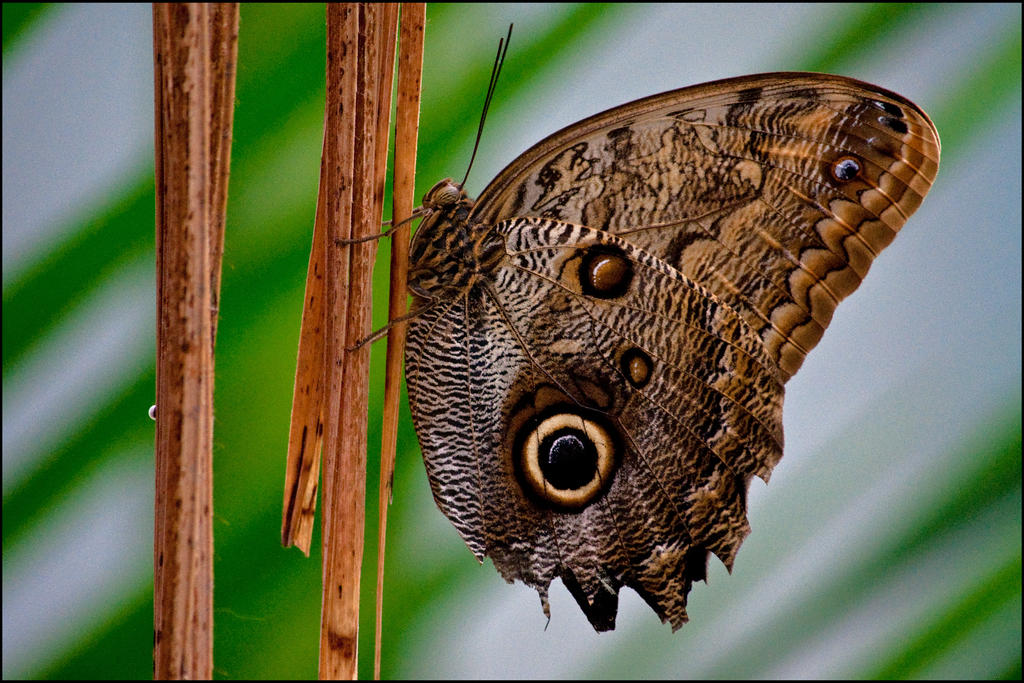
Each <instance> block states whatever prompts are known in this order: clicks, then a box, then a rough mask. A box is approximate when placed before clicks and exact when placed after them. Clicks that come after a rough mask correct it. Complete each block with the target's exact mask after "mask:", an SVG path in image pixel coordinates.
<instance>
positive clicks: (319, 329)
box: [281, 122, 327, 557]
mask: <svg viewBox="0 0 1024 683" xmlns="http://www.w3.org/2000/svg"><path fill="white" fill-rule="evenodd" d="M325 123H326V122H325ZM326 144H327V141H326V138H325V140H324V151H323V152H322V154H321V156H320V190H319V192H318V193H317V201H316V218H315V219H314V221H313V246H312V248H311V249H310V253H309V268H308V270H307V271H306V296H305V299H304V301H305V304H304V305H303V308H302V325H301V328H300V331H299V353H298V360H297V361H296V363H295V390H294V392H293V394H292V416H291V427H290V430H289V433H288V460H287V463H286V464H285V481H284V505H283V512H282V515H281V517H282V519H281V543H282V544H283V545H284V546H285V547H288V546H292V545H294V546H296V547H298V548H299V549H300V550H302V552H303V553H305V554H306V556H307V557H308V556H309V546H310V543H311V541H312V538H313V520H314V516H315V514H316V489H317V484H318V483H319V479H320V446H321V445H322V443H323V437H324V422H323V404H324V341H325V339H324V335H325V329H324V314H325V309H324V303H325V302H324V297H325V295H326V292H325V289H324V287H325V283H324V268H325V265H326V264H325V259H326V258H327V257H326V251H327V227H326V226H325V225H324V222H325V221H326V214H327V185H326V184H325V182H324V180H325V179H326V173H325V169H326V163H327V147H326Z"/></svg>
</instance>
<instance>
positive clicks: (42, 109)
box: [2, 4, 153, 285]
mask: <svg viewBox="0 0 1024 683" xmlns="http://www.w3.org/2000/svg"><path fill="white" fill-rule="evenodd" d="M49 14H50V15H51V16H45V17H44V18H43V19H41V20H40V22H41V23H40V25H39V26H38V27H34V28H33V32H32V33H31V34H30V35H26V36H24V38H23V39H22V41H21V44H19V45H18V46H17V47H16V48H15V49H14V51H13V52H12V53H11V54H10V55H6V54H5V55H4V60H3V179H4V181H3V208H2V211H3V281H4V284H5V285H6V284H7V283H9V282H11V281H12V279H13V278H15V277H17V276H18V275H19V274H21V273H22V272H24V270H25V268H27V267H28V266H30V265H31V264H32V262H33V261H34V260H35V259H37V258H39V257H40V256H41V255H45V254H46V253H49V252H50V251H52V249H53V244H54V243H55V242H59V241H61V240H63V239H66V238H67V237H68V234H67V231H68V229H69V228H72V227H74V225H75V222H76V220H77V219H80V218H81V217H82V216H83V215H86V214H87V213H88V212H90V211H95V210H96V209H97V208H99V206H101V205H100V204H99V202H102V201H106V200H109V198H110V197H111V196H112V193H113V192H114V191H115V190H116V188H118V187H120V186H122V185H123V184H124V182H125V181H126V180H135V178H137V177H138V176H139V175H140V173H141V172H142V171H143V170H144V169H145V168H146V166H147V165H151V164H152V163H153V162H152V159H153V20H152V13H151V10H150V6H149V5H148V4H125V5H121V4H110V5H107V4H100V5H88V4H81V5H79V4H69V5H61V6H58V7H55V8H53V9H51V10H49ZM140 227H141V226H140Z"/></svg>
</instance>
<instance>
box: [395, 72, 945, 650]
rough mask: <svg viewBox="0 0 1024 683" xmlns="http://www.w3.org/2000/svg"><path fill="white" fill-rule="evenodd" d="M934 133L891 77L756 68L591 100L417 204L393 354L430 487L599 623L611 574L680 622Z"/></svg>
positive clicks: (506, 562)
mask: <svg viewBox="0 0 1024 683" xmlns="http://www.w3.org/2000/svg"><path fill="white" fill-rule="evenodd" d="M938 153H939V143H938V137H937V135H936V133H935V129H934V127H933V126H932V124H931V122H930V121H929V120H928V118H927V116H925V115H924V113H923V112H921V111H920V110H919V109H918V108H917V107H915V106H914V105H913V104H911V103H910V102H908V101H906V100H904V99H903V98H900V97H899V96H897V95H894V94H892V93H889V92H887V91H883V90H881V89H879V88H876V87H874V86H870V85H867V84H863V83H859V82H856V81H852V80H850V79H844V78H839V77H833V76H821V75H814V74H768V75H764V76H751V77H746V78H740V79H733V80H729V81H720V82H717V83H712V84H709V85H705V86H698V87H695V88H687V89H683V90H679V91H675V92H671V93H666V94H663V95H658V96H655V97H651V98H647V99H645V100H640V101H637V102H634V103H631V104H628V105H625V106H623V107H619V108H616V109H613V110H610V111H608V112H605V113H603V114H599V115H597V116H595V117H592V118H590V119H586V120H584V121H582V122H580V123H578V124H575V125H574V126H572V127H570V128H567V129H565V130H563V131H561V132H560V133H556V134H555V135H553V136H551V137H549V138H548V139H546V140H544V141H543V142H541V143H539V144H538V145H536V146H535V147H533V148H532V149H531V150H529V151H528V152H526V153H525V154H524V155H522V156H521V157H519V158H518V159H517V160H516V161H514V162H513V163H512V164H511V165H510V166H509V167H508V168H506V169H505V170H504V171H503V172H502V173H501V174H500V175H499V176H498V177H497V178H496V179H495V180H494V182H492V183H491V185H490V186H489V187H488V188H487V189H486V190H485V191H484V193H483V194H482V195H481V196H480V198H479V199H478V201H477V203H476V205H475V208H474V209H473V213H472V215H471V216H469V218H468V220H467V219H466V217H465V215H464V214H463V215H462V217H461V218H460V217H459V215H460V214H459V213H458V211H456V210H455V209H454V208H453V209H452V210H451V212H450V213H448V214H445V217H441V216H434V217H432V218H428V219H427V221H426V222H425V223H424V225H421V227H420V231H419V232H418V233H417V239H418V243H419V245H420V246H419V248H418V249H414V250H413V251H414V253H415V254H419V256H418V257H417V259H416V260H417V265H418V266H419V272H421V273H423V275H422V276H421V279H420V280H418V282H419V283H420V285H421V287H422V288H423V289H424V290H430V292H431V293H430V294H429V296H430V298H431V300H432V303H431V305H430V307H429V308H428V309H427V310H426V311H425V312H424V313H423V315H422V316H420V317H419V318H417V319H416V320H414V321H413V322H412V323H411V325H410V330H409V339H408V346H407V352H406V354H407V356H406V357H407V360H406V376H407V380H408V387H409V397H410V404H411V407H412V414H413V419H414V422H415V425H416V431H417V434H418V435H419V438H420V442H421V445H422V447H423V455H424V460H425V462H426V466H427V472H428V475H429V478H430V482H431V486H432V489H433V492H434V497H435V500H436V501H437V504H438V506H439V507H440V508H441V510H442V511H443V512H444V513H445V514H446V515H447V516H448V517H449V519H451V521H452V523H453V524H454V525H455V527H456V528H457V529H458V531H459V533H460V534H461V535H462V537H463V538H464V539H465V540H466V543H467V544H468V545H469V547H470V548H471V549H472V550H473V552H474V553H475V554H476V556H477V557H478V558H479V559H482V558H483V557H484V556H490V557H491V558H492V559H493V561H494V564H495V567H496V568H497V569H498V570H499V571H500V572H501V574H502V575H503V576H504V577H505V578H506V579H507V580H509V581H512V580H514V579H519V580H522V581H524V582H525V583H527V584H528V585H530V586H533V587H534V588H536V589H537V590H538V592H539V593H540V595H541V598H542V601H543V603H544V605H545V611H546V609H547V600H546V596H547V591H548V586H549V584H550V582H551V581H552V580H553V579H554V578H561V579H562V581H563V583H564V584H565V585H566V586H567V587H568V589H569V590H570V592H571V593H572V594H573V596H574V597H575V599H576V600H577V602H578V603H579V604H580V606H581V608H582V609H583V611H584V612H585V613H586V615H587V617H588V618H589V619H590V621H591V623H592V624H593V625H594V627H595V628H597V629H598V630H606V629H609V628H612V627H613V626H614V620H615V614H616V610H617V600H618V591H619V589H620V587H621V586H623V585H628V586H631V587H633V588H634V589H636V590H637V591H638V592H639V593H640V594H641V595H642V596H643V597H644V599H645V600H646V601H647V602H648V603H649V604H650V605H651V606H652V608H653V609H654V610H655V612H656V613H657V614H658V615H659V616H660V617H661V618H662V619H663V620H666V621H669V622H670V623H671V624H672V626H673V628H678V627H679V626H681V625H682V623H683V622H685V621H686V611H685V604H686V595H687V593H688V591H689V588H690V585H691V583H692V582H693V581H694V580H699V579H702V578H703V577H704V571H705V563H706V556H707V553H708V552H713V553H715V554H716V555H717V556H718V557H719V558H720V559H721V560H722V561H723V562H724V563H725V564H726V565H727V566H731V564H732V561H733V558H734V557H735V553H736V550H737V549H738V547H739V545H740V543H741V542H742V540H743V539H744V537H745V536H746V534H747V532H748V526H747V521H746V517H745V507H746V505H745V496H746V488H747V483H748V482H749V478H750V477H751V476H754V475H757V476H760V477H762V478H763V479H765V480H767V478H768V476H769V475H770V473H771V470H772V467H774V465H775V464H776V463H777V462H778V460H779V458H780V457H781V455H782V398H783V384H784V382H785V381H786V380H787V379H788V378H789V377H790V376H791V375H792V374H793V373H794V372H796V370H797V369H798V368H799V366H800V363H801V362H802V360H803V357H804V355H805V354H806V353H807V351H809V350H810V348H812V347H813V346H814V345H815V344H816V343H817V341H818V339H819V338H820V336H821V334H822V331H823V330H824V328H825V326H826V325H827V324H828V322H829V320H830V319H831V315H832V312H833V311H834V309H835V306H836V305H837V304H838V302H839V301H840V300H841V299H842V298H843V297H845V296H847V295H848V294H849V293H850V292H852V291H853V290H854V289H855V288H856V287H857V286H858V285H859V283H860V280H861V279H862V278H863V276H864V274H865V273H866V272H867V269H868V267H869V266H870V263H871V261H872V259H873V258H874V257H875V256H876V255H877V254H878V252H879V251H880V250H881V249H882V248H883V247H884V246H885V245H887V244H888V243H889V241H891V240H892V238H893V236H894V235H895V233H896V231H897V230H898V229H899V228H900V227H901V226H902V225H903V223H904V221H905V220H906V217H907V216H908V215H909V214H910V213H911V212H912V211H913V210H914V209H916V208H917V206H918V205H919V204H920V202H921V199H922V197H923V196H924V194H925V193H926V192H927V190H928V188H929V187H930V185H931V182H932V180H933V179H934V176H935V172H936V171H937V165H938ZM517 217H518V218H517ZM414 272H416V269H414ZM421 303H422V302H421ZM565 444H568V445H565ZM566 454H568V455H566ZM564 462H571V463H576V464H577V465H578V464H579V463H585V464H586V466H584V467H577V466H576V465H574V466H573V467H564V466H563V463H564ZM581 472H582V473H583V474H585V475H586V476H582V477H580V476H579V475H580V473H581ZM587 477H589V479H588V478H587Z"/></svg>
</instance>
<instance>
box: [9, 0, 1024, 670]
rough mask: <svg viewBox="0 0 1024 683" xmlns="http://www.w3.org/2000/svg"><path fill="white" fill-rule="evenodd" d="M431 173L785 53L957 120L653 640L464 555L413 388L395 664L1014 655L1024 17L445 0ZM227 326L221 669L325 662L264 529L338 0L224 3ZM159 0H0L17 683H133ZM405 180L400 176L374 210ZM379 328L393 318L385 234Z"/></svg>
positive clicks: (432, 81)
mask: <svg viewBox="0 0 1024 683" xmlns="http://www.w3.org/2000/svg"><path fill="white" fill-rule="evenodd" d="M427 18H428V23H427V32H426V56H425V65H424V68H425V73H424V79H423V113H422V116H421V128H420V140H421V142H420V155H419V162H418V174H417V176H418V179H419V180H418V183H417V186H418V187H417V192H418V193H419V194H420V195H422V193H423V192H425V191H426V190H427V189H428V188H429V187H430V186H431V185H432V184H433V183H434V182H435V181H436V180H438V179H440V178H442V177H444V176H449V175H450V176H455V177H460V175H461V174H462V173H463V172H464V169H465V167H466V164H467V163H468V159H469V154H470V150H471V147H472V141H473V135H474V133H475V128H476V125H477V118H478V116H479V112H480V107H481V104H482V100H483V97H484V91H485V88H486V83H487V79H488V72H489V70H490V66H491V63H492V60H493V55H494V50H495V48H496V46H497V42H498V39H499V38H500V37H502V36H504V34H505V31H506V29H507V27H508V24H509V23H510V22H515V33H514V35H513V38H512V47H511V50H510V52H509V55H508V61H507V63H506V65H505V70H504V71H503V72H502V78H501V82H500V83H499V85H498V91H497V96H496V98H495V101H494V104H493V106H492V109H491V115H490V118H489V119H488V126H487V130H486V132H485V134H484V138H483V142H482V144H481V148H480V153H479V157H478V159H477V161H476V164H475V166H474V170H473V176H472V177H471V178H470V179H469V183H468V187H467V189H468V190H469V191H470V194H471V195H476V194H477V193H479V191H480V190H481V189H483V187H484V186H485V185H486V184H487V182H488V180H489V179H490V178H492V177H493V176H494V175H495V174H496V173H497V172H498V171H499V170H500V169H501V168H502V167H503V166H504V165H505V164H507V163H509V162H510V161H512V159H514V158H515V157H516V156H517V155H518V154H519V153H521V152H522V151H524V150H525V149H526V148H527V147H528V146H530V145H531V144H532V143H534V142H536V141H538V140H540V139H541V138H542V137H544V136H546V135H547V134H549V133H552V132H554V131H555V130H557V129H559V128H561V127H563V126H565V125H568V124H571V123H573V122H574V121H577V120H579V119H581V118H583V117H584V116H586V115H589V114H593V113H596V112H598V111H601V110H604V109H607V108H609V107H612V106H615V105H618V104H622V103H624V102H627V101H629V100H632V99H635V98H639V97H643V96H645V95H649V94H653V93H657V92H661V91H665V90H670V89H674V88H678V87H681V86H684V85H690V84H695V83H700V82H704V81H709V80H713V79H717V78H724V77H727V76H736V75H742V74H748V73H757V72H764V71H774V70H812V71H828V72H833V73H839V74H845V75H849V76H854V77H856V78H859V79H862V80H866V81H869V82H873V83H877V84H878V85H881V86H883V87H885V88H888V89H891V90H894V91H896V92H898V93H901V94H903V95H904V96H906V97H908V98H910V99H912V100H913V101H914V102H916V103H917V104H919V105H920V106H921V107H922V108H923V109H925V111H927V112H928V113H929V114H930V115H931V116H932V118H933V120H934V121H935V123H936V126H937V127H938V130H939V133H940V135H941V137H942V144H943V150H942V166H941V170H940V172H939V176H938V180H937V181H936V184H935V187H934V189H933V190H932V193H931V194H930V195H929V197H928V199H927V200H926V201H925V203H924V205H923V206H922V208H921V209H920V210H919V211H918V212H917V214H916V215H915V216H914V217H913V218H912V219H911V220H910V222H909V223H908V225H907V226H906V227H905V228H904V230H903V234H901V235H900V237H899V238H898V239H897V240H896V241H895V242H894V243H893V245H892V246H891V247H889V248H888V249H887V250H886V252H885V253H884V254H883V255H882V256H881V257H880V258H879V259H878V260H877V261H876V262H875V264H874V266H873V267H872V272H871V275H870V277H868V278H867V279H866V281H865V283H864V285H863V286H862V287H861V288H860V290H859V291H858V292H857V293H856V294H855V295H854V296H852V297H851V298H850V299H849V300H847V301H846V302H844V303H843V305H842V306H840V308H839V309H838V311H837V314H836V316H835V319H834V321H833V323H832V325H831V327H830V329H829V331H828V332H827V333H826V335H825V337H824V339H823V341H822V343H821V344H820V345H819V347H818V348H817V349H816V350H815V351H814V352H813V353H811V354H810V356H809V357H808V360H807V362H806V363H805V364H804V366H803V368H802V369H801V371H800V373H799V374H798V375H797V376H796V377H795V378H794V379H793V380H792V381H791V382H790V383H789V384H788V387H787V388H788V391H787V394H788V397H787V401H786V411H785V426H786V442H787V443H786V446H787V450H786V457H785V458H784V459H783V461H782V462H781V463H780V465H779V466H778V468H777V469H776V470H775V473H774V476H773V477H772V483H771V486H769V487H766V486H765V485H764V484H763V483H761V482H760V481H757V480H755V481H754V482H753V483H752V487H751V492H750V513H749V516H750V524H751V526H752V528H753V532H752V534H751V536H750V537H749V538H748V540H747V541H746V543H745V545H744V547H743V548H742V550H741V551H740V553H739V556H738V559H737V561H736V566H735V568H734V571H733V573H732V575H731V576H729V575H728V574H727V572H726V571H725V570H724V568H723V567H722V566H721V564H720V563H718V562H717V560H715V559H712V560H711V562H710V564H709V572H708V583H707V585H704V584H698V585H697V586H695V587H694V590H693V592H692V593H691V594H690V608H689V613H690V617H691V622H690V623H689V624H688V625H686V626H685V627H684V628H683V629H682V630H681V631H679V632H678V633H676V634H672V633H671V630H670V628H669V627H668V626H666V625H662V624H661V623H660V622H659V621H658V619H657V618H656V617H655V616H654V614H653V613H652V612H651V611H650V610H649V609H648V608H647V606H646V605H645V604H643V602H642V600H640V599H639V597H638V596H637V595H636V594H634V593H632V592H631V591H629V590H624V591H623V594H622V598H621V608H620V613H619V618H618V625H617V629H616V630H615V631H614V632H612V633H607V634H601V635H597V634H596V633H594V631H593V630H592V629H591V627H590V625H589V624H588V623H587V621H586V619H585V618H584V617H583V615H582V613H581V612H580V610H579V609H578V608H577V606H576V605H575V603H574V601H573V600H572V598H571V597H570V596H569V594H568V591H566V590H565V589H564V587H562V586H561V585H559V584H557V583H556V584H555V585H554V586H552V597H551V602H552V618H551V621H550V623H546V619H545V618H544V615H543V614H542V612H541V609H540V603H539V600H538V599H537V595H536V593H535V592H534V591H533V590H531V589H529V588H526V587H524V586H522V585H515V586H510V585H506V584H505V583H504V581H502V580H501V578H500V577H499V576H498V574H497V573H496V572H495V571H494V570H493V568H492V567H491V566H490V562H489V561H488V562H487V563H486V565H488V566H485V567H480V566H478V565H477V563H476V561H475V560H474V559H473V556H472V554H471V553H470V552H469V551H468V550H467V549H466V547H465V546H464V545H463V543H462V541H461V540H460V539H459V537H458V535H457V534H456V533H455V531H454V529H453V528H452V527H451V525H450V524H449V523H448V521H447V520H446V519H445V518H444V517H443V516H442V515H441V513H440V512H438V511H437V509H436V508H435V507H434V504H433V501H432V499H431V496H430V493H429V487H428V484H427V481H426V477H425V474H424V470H423V466H422V464H421V462H420V456H419V449H418V446H417V442H416V438H415V434H414V433H413V430H412V427H411V423H410V420H409V415H408V408H407V405H405V404H404V401H403V413H402V426H401V431H400V434H399V453H398V471H397V473H396V481H395V494H394V496H395V498H394V500H395V502H394V505H393V507H392V511H391V518H390V524H389V532H390V534H389V540H388V555H387V557H388V566H387V575H386V596H385V601H384V605H385V618H384V654H383V675H384V677H436V678H445V677H470V678H476V677H485V678H486V677H509V678H517V677H527V678H528V677H538V678H559V677H601V678H605V677H611V678H618V677H626V678H632V677H686V678H705V677H739V678H745V677H758V678H760V677H769V678H770V677H843V678H846V677H883V678H886V677H902V678H928V677H940V678H960V677H965V678H974V677H1005V678H1018V679H1019V678H1020V675H1021V166H1020V163H1021V8H1020V5H979V4H971V5H945V4H944V5H898V4H886V5H859V4H858V5H835V4H829V5H803V4H802V5H778V4H764V5H762V4H758V5H732V4H721V5H720V4H715V5H682V6H669V5H640V4H629V5H608V6H602V5H593V4H586V5H546V4H545V5H457V6H455V5H450V6H446V5H433V4H432V5H430V6H429V7H428V10H427ZM238 59H239V62H238V86H237V106H236V110H235V128H234V147H233V160H232V168H231V170H232V174H231V185H230V192H229V197H230V199H229V205H228V223H227V233H226V248H225V253H224V263H223V269H224V275H223V290H222V308H221V317H220V325H219V330H218V339H217V366H216V370H217V379H216V427H215V430H216V431H215V434H214V457H215V461H214V469H215V496H214V502H215V513H214V514H215V519H214V525H215V526H214V534H215V571H216V575H215V587H216V590H215V650H214V666H215V674H216V675H217V676H218V677H222V678H313V677H315V676H316V667H317V646H318V635H317V634H318V627H319V616H320V555H319V550H318V547H319V521H318V522H317V532H316V533H317V535H316V537H315V538H314V551H313V556H312V557H310V558H309V559H306V558H304V557H303V556H302V555H301V553H299V552H298V551H296V550H294V549H289V550H284V549H283V548H281V546H280V543H279V530H280V517H281V499H282V483H283V474H284V458H285V449H286V442H287V436H288V419H289V408H290V399H291V391H292V382H293V377H294V370H295V354H296V348H297V339H298V331H299V320H300V316H301V311H302V297H303V286H304V280H305V274H306V262H307V259H308V254H309V245H310V238H311V231H312V220H313V213H314V206H315V201H316V190H317V177H318V169H319V155H320V144H321V125H322V117H323V100H324V90H323V81H324V77H323V70H324V8H323V6H322V5H300V4H287V5H248V4H246V5H243V6H242V8H241V29H240V37H239V49H238ZM152 90H153V76H152V24H151V10H150V7H149V6H148V5H16V4H4V6H3V677H4V678H13V677H31V678H44V677H46V678H51V677H52V678H148V677H150V676H151V674H152V658H151V657H152V596H153V586H152V524H153V521H152V515H153V512H152V499H153V431H154V429H153V426H154V423H153V422H152V421H151V420H150V419H149V417H148V416H147V409H148V408H149V406H150V405H151V404H152V403H153V402H154V357H155V349H154V321H155V310H154V300H155V291H154V282H155V274H154V229H153V215H154V197H153V151H152V150H153V112H152V107H153V94H152ZM388 202H390V199H388ZM379 262H380V263H381V264H383V265H381V266H380V267H379V268H378V272H377V273H376V283H377V285H378V289H377V290H376V291H377V295H376V300H377V302H378V303H379V304H380V305H378V306H377V307H376V310H375V318H374V320H375V327H379V326H380V325H382V324H384V322H385V320H386V282H387V265H386V264H387V244H382V245H381V250H380V259H379ZM383 358H384V346H383V344H381V345H380V346H379V347H377V348H375V349H374V356H373V370H372V373H373V374H372V378H371V387H372V392H373V393H372V394H371V407H370V416H369V419H370V471H369V472H368V477H367V479H368V491H367V495H368V504H367V520H368V522H369V523H370V524H369V525H368V532H367V539H368V540H367V546H366V555H365V562H364V566H365V567H366V570H367V572H368V573H367V574H365V576H364V579H363V595H364V604H365V606H366V607H365V609H364V617H365V620H364V626H363V629H362V632H361V639H360V654H361V655H362V657H361V672H362V674H363V675H364V676H371V675H372V652H373V644H372V634H373V621H372V618H373V617H372V615H373V608H372V605H373V598H372V595H373V586H374V583H375V582H374V580H373V578H372V577H373V575H374V574H373V572H374V570H373V568H374V567H375V562H376V547H375V546H376V543H375V541H374V540H373V539H375V538H376V535H375V531H374V527H373V525H375V520H376V514H377V511H376V500H377V478H378V473H377V469H376V464H375V461H376V459H377V453H378V452H379V440H380V439H379V433H380V427H379V425H380V401H381V397H382V394H383Z"/></svg>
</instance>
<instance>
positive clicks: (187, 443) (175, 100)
mask: <svg viewBox="0 0 1024 683" xmlns="http://www.w3.org/2000/svg"><path fill="white" fill-rule="evenodd" d="M237 17H238V8H237V6H236V5H228V6H216V5H183V4H169V5H165V4H161V5H154V7H153V52H154V81H155V110H156V117H155V133H156V135H155V142H156V157H155V162H156V244H157V256H156V260H157V413H156V421H157V424H156V496H155V524H154V544H153V565H154V592H155V595H154V612H153V625H154V645H153V673H154V677H155V678H172V679H183V678H209V677H210V676H211V674H212V668H213V640H212V629H213V620H212V608H213V565H212V557H213V527H212V524H211V520H212V508H213V474H212V461H213V458H212V444H213V367H214V366H213V340H214V335H215V328H214V319H215V315H213V314H212V311H213V310H215V309H213V307H214V305H215V304H214V302H215V301H216V296H217V295H216V292H215V289H216V288H218V287H219V281H220V274H219V271H220V265H219V263H220V252H221V248H222V245H223V229H224V210H225V207H226V198H227V179H228V158H229V157H230V139H231V132H230V131H231V121H232V113H233V106H234V97H233V94H232V93H233V92H234V83H233V80H234V61H235V42H236V40H237V25H238V24H237V22H238V19H237ZM225 79H230V80H231V81H232V83H230V84H228V83H224V82H223V81H224V80H225Z"/></svg>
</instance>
